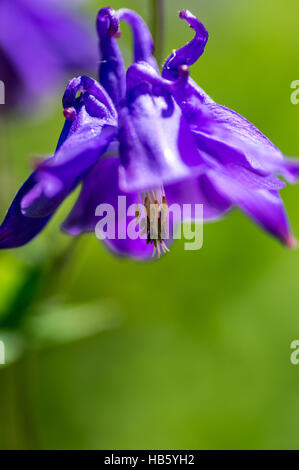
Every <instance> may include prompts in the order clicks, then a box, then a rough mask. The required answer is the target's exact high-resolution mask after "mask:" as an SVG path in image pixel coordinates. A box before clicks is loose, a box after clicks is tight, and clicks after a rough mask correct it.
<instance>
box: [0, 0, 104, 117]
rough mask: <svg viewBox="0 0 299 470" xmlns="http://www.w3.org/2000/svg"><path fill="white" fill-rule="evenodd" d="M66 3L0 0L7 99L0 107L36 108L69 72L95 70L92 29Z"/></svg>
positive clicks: (1, 71) (0, 69)
mask: <svg viewBox="0 0 299 470" xmlns="http://www.w3.org/2000/svg"><path fill="white" fill-rule="evenodd" d="M64 3H66V0H60V1H57V0H43V1H41V0H1V1H0V80H2V81H3V82H4V84H5V102H6V106H2V107H1V111H3V112H5V111H7V110H10V109H12V108H14V107H15V106H17V107H18V108H19V109H24V106H26V109H28V108H32V106H33V105H34V104H35V103H39V102H40V101H41V100H42V99H43V98H44V97H45V96H49V90H51V89H52V90H53V87H54V86H55V85H56V84H57V83H58V82H59V81H60V80H61V79H62V78H64V77H65V75H66V73H69V72H76V71H77V72H78V71H82V70H85V71H86V72H88V71H93V70H94V71H95V69H96V68H95V66H94V64H95V63H96V59H97V58H96V48H95V47H94V46H93V40H92V36H91V34H90V32H89V29H88V28H87V25H86V24H85V23H84V22H82V21H81V20H79V18H78V17H76V16H74V14H70V13H69V12H68V11H67V10H66V8H63V7H64V5H63V4H64ZM67 3H68V2H67ZM65 6H66V5H65Z"/></svg>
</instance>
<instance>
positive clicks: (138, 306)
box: [0, 0, 299, 449]
mask: <svg viewBox="0 0 299 470" xmlns="http://www.w3.org/2000/svg"><path fill="white" fill-rule="evenodd" d="M81 3H82V2H81ZM166 4H167V5H166V6H167V14H166V34H165V44H164V46H163V56H164V57H166V56H167V55H168V53H170V51H171V50H172V49H174V48H178V47H179V46H181V45H182V44H184V43H185V42H186V41H188V40H189V39H190V37H191V36H192V32H191V31H190V30H189V28H187V27H186V24H184V23H183V22H181V21H179V19H178V15H177V13H178V10H179V9H181V8H188V9H190V10H191V11H192V12H193V13H194V14H196V15H197V16H199V17H200V19H201V20H202V21H203V22H204V23H205V25H206V26H207V28H208V30H209V32H210V40H209V43H208V46H207V49H206V52H205V54H204V56H203V57H202V58H201V59H200V61H199V62H198V63H197V64H196V65H194V66H193V67H192V76H193V78H194V79H195V80H196V81H197V82H198V83H199V84H200V85H201V87H202V88H204V89H205V90H206V91H207V92H208V93H209V94H210V95H211V96H212V97H213V98H214V99H215V100H216V101H217V102H219V103H221V104H225V105H226V106H228V107H231V108H233V109H235V110H236V111H238V112H239V113H241V114H242V115H244V116H245V117H247V118H248V119H249V120H250V121H252V122H253V123H254V124H255V125H257V127H259V128H260V129H261V130H262V131H263V132H264V133H265V134H266V135H267V136H269V137H270V138H271V140H273V141H274V143H275V144H277V146H278V147H279V148H281V149H282V151H283V152H284V153H285V154H286V155H294V156H296V155H299V133H298V126H299V105H298V106H294V105H292V104H291V102H290V94H291V89H290V84H291V82H292V81H293V80H296V79H299V65H298V64H299V34H298V15H299V3H298V1H297V0H242V1H241V2H239V1H237V0H209V1H208V0H185V1H179V0H171V1H170V0H168V2H166ZM103 6H107V5H106V4H105V3H104V2H102V1H90V2H85V3H84V2H83V5H82V8H83V10H85V13H86V15H88V16H89V18H90V19H91V20H92V21H93V18H94V17H95V15H96V12H97V10H98V9H99V8H101V7H103ZM110 6H113V7H114V8H120V7H128V8H133V9H136V10H137V11H138V12H139V13H141V14H142V15H143V16H144V18H145V19H147V20H148V19H149V15H150V10H149V2H148V1H147V0H143V1H140V0H138V1H137V0H136V1H133V0H126V1H125V0H122V1H110ZM91 24H92V25H93V22H92V23H91ZM122 29H123V38H122V40H121V45H122V47H123V51H124V54H125V56H126V60H127V61H129V60H130V53H129V51H130V43H131V37H130V33H129V30H128V28H126V27H125V26H123V28H122ZM95 41H96V39H95ZM161 46H162V45H161ZM69 78H71V77H69ZM64 86H65V83H62V84H61V88H58V89H57V95H56V97H54V98H53V99H52V100H51V103H50V104H49V106H50V109H45V107H43V108H42V109H41V110H39V111H38V112H34V113H33V115H31V116H27V115H26V116H25V117H24V116H23V117H22V116H18V117H15V118H13V119H10V120H7V119H5V120H3V119H2V120H1V129H0V133H1V137H0V139H1V140H0V145H1V186H0V193H1V201H0V202H1V204H0V208H1V216H2V217H4V215H5V211H6V209H7V207H8V204H9V202H10V200H11V199H12V197H13V196H14V194H15V192H16V191H17V189H18V187H19V185H20V184H21V183H22V181H23V180H24V179H25V177H26V176H27V175H28V173H29V171H30V164H31V163H30V162H31V160H32V158H33V157H35V156H36V155H48V154H51V153H52V152H53V151H54V149H55V146H56V143H57V139H58V135H59V132H60V129H61V126H62V124H63V117H62V112H61V111H62V108H61V103H60V99H61V95H62V92H63V89H64ZM76 194H77V192H76V193H75V194H74V195H72V196H71V197H70V198H69V200H67V201H66V202H65V204H64V205H63V206H62V207H61V209H60V210H59V211H58V213H57V214H56V216H55V217H54V218H53V220H52V221H51V223H50V224H49V226H48V227H47V229H46V230H45V231H44V232H43V234H42V235H41V236H40V237H39V238H38V239H36V240H34V241H33V242H32V243H31V244H30V245H28V246H26V247H24V248H20V249H18V250H13V251H6V252H1V254H0V339H1V340H3V341H5V343H6V345H7V351H6V352H7V364H6V365H5V366H0V448H1V449H298V444H299V437H298V420H299V400H298V396H299V365H298V366H295V365H292V364H291V362H290V354H291V349H290V343H291V342H292V341H293V340H294V339H299V300H298V299H299V251H298V250H297V251H289V250H286V249H285V248H283V247H282V246H280V245H279V244H278V243H277V242H276V241H275V240H272V239H271V238H270V237H268V236H267V235H265V234H264V233H263V232H261V231H260V230H259V229H257V228H256V227H255V226H254V225H253V224H252V223H251V222H250V221H249V220H247V219H246V218H245V216H244V215H242V214H241V213H239V212H238V211H235V212H234V213H232V214H230V215H229V216H228V217H227V218H225V219H224V220H223V221H221V222H218V223H216V224H209V225H206V226H205V227H204V244H203V248H202V249H201V250H200V251H197V252H188V251H184V249H183V242H177V243H176V244H175V245H174V246H173V248H172V250H171V254H170V255H168V256H166V257H164V258H163V259H162V260H160V261H158V262H155V263H150V264H139V263H135V262H132V261H126V260H120V259H117V258H114V257H112V256H111V255H110V254H109V253H107V252H106V250H105V249H104V248H103V246H102V245H100V244H99V242H98V240H97V239H96V237H95V236H93V235H90V236H84V237H82V238H80V240H79V241H78V242H77V243H72V242H71V243H70V240H69V238H68V237H67V236H65V235H63V234H61V233H60V232H59V230H58V227H59V223H60V222H61V221H62V220H63V218H64V216H65V214H66V213H67V211H68V209H69V208H70V207H71V205H72V203H73V201H74V199H75V196H76ZM282 195H283V198H284V201H285V203H286V206H287V208H288V211H289V215H290V219H291V221H292V225H293V229H294V232H295V234H296V235H297V237H299V210H298V200H299V186H297V187H296V186H288V187H287V188H286V189H284V190H283V192H282Z"/></svg>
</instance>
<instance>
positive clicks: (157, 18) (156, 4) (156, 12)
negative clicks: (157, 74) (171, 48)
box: [150, 0, 165, 65]
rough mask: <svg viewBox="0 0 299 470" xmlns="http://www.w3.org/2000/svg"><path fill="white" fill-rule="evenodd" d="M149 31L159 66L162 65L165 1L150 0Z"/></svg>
mask: <svg viewBox="0 0 299 470" xmlns="http://www.w3.org/2000/svg"><path fill="white" fill-rule="evenodd" d="M150 4H151V30H152V34H153V39H154V43H155V56H156V59H157V62H158V64H159V65H161V64H162V60H163V53H164V32H165V1H164V0H151V2H150Z"/></svg>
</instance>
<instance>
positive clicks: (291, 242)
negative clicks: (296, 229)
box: [285, 235, 298, 250]
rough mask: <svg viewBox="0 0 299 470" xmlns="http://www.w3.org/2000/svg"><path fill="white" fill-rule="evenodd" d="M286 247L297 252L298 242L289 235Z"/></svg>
mask: <svg viewBox="0 0 299 470" xmlns="http://www.w3.org/2000/svg"><path fill="white" fill-rule="evenodd" d="M285 245H286V246H287V247H288V248H290V249H293V250H295V249H296V248H298V240H297V239H296V238H295V237H294V236H293V235H289V236H288V237H287V238H286V240H285Z"/></svg>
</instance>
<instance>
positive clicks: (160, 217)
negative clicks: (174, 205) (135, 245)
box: [135, 188, 169, 258]
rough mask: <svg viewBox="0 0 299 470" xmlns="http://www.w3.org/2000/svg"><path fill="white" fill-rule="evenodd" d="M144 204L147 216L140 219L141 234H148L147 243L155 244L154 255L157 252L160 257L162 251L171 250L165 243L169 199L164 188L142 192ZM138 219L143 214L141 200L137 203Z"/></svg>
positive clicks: (137, 219) (136, 213)
mask: <svg viewBox="0 0 299 470" xmlns="http://www.w3.org/2000/svg"><path fill="white" fill-rule="evenodd" d="M142 204H143V206H144V208H145V213H146V214H145V217H144V218H143V219H142V220H141V221H140V230H141V236H144V235H147V239H146V243H147V245H149V244H153V245H154V249H153V256H155V254H156V252H157V254H158V257H159V258H160V256H161V253H167V252H169V249H168V248H167V245H166V243H165V238H166V237H168V219H167V211H168V206H167V201H166V197H165V192H164V189H163V188H161V189H159V190H151V191H146V192H144V193H142ZM135 215H136V221H137V223H138V221H139V218H140V216H141V212H140V208H139V201H138V202H137V204H136V211H135Z"/></svg>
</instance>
